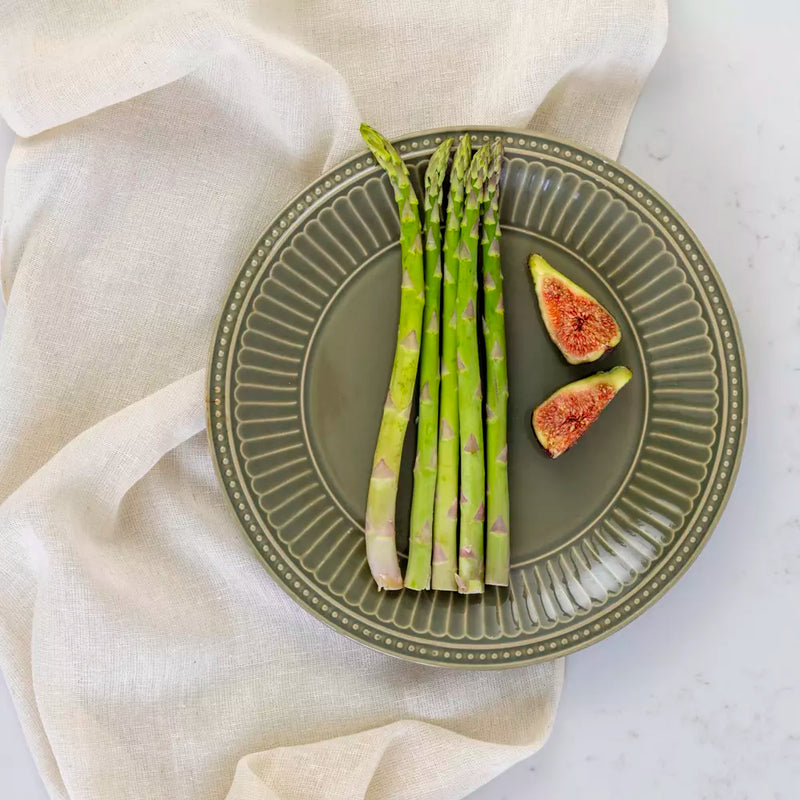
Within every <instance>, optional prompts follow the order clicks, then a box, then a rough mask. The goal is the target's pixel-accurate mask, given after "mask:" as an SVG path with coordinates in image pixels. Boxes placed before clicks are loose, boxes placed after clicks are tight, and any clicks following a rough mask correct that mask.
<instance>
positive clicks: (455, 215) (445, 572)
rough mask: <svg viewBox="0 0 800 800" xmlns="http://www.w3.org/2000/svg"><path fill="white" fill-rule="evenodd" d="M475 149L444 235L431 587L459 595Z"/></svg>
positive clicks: (466, 145) (462, 164) (462, 158)
mask: <svg viewBox="0 0 800 800" xmlns="http://www.w3.org/2000/svg"><path fill="white" fill-rule="evenodd" d="M471 155H472V145H471V143H470V138H469V134H468V133H465V134H464V136H462V137H461V141H460V142H459V144H458V147H457V148H456V153H455V156H453V166H452V168H451V170H450V190H449V192H448V196H447V224H446V227H445V234H444V280H443V283H444V288H443V290H442V314H441V322H442V380H441V392H440V395H441V399H440V403H439V442H438V457H437V461H438V471H437V473H436V500H435V505H434V515H433V566H432V575H431V586H432V587H433V588H434V589H441V590H446V591H451V592H452V591H455V589H456V588H457V587H456V572H457V569H458V562H457V556H458V466H459V436H458V430H459V426H458V371H457V358H456V280H457V277H458V245H459V242H460V240H461V215H462V213H463V210H464V184H465V181H466V177H467V170H468V169H469V162H470V156H471Z"/></svg>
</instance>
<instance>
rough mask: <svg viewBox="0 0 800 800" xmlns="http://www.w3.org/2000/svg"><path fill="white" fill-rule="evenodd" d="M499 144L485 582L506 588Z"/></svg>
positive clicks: (492, 221) (487, 328)
mask: <svg viewBox="0 0 800 800" xmlns="http://www.w3.org/2000/svg"><path fill="white" fill-rule="evenodd" d="M502 165H503V143H502V141H501V140H500V139H495V140H494V141H493V142H492V144H491V152H490V162H489V170H488V178H487V181H486V193H485V196H484V201H483V238H482V240H481V245H482V252H483V342H484V347H485V352H486V527H487V531H486V583H488V584H493V585H496V586H508V572H509V558H510V551H509V527H508V526H509V499H508V364H507V360H506V328H505V308H504V305H503V273H502V270H501V268H500V218H499V217H500V215H499V209H500V173H501V170H502Z"/></svg>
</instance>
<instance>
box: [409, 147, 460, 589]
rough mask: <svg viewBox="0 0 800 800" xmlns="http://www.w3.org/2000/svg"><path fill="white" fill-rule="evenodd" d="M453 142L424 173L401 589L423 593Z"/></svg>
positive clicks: (431, 497)
mask: <svg viewBox="0 0 800 800" xmlns="http://www.w3.org/2000/svg"><path fill="white" fill-rule="evenodd" d="M452 144H453V140H452V139H445V141H443V142H442V143H441V144H440V145H439V147H438V148H436V151H435V152H434V154H433V155H432V156H431V160H430V161H429V162H428V169H427V170H426V172H425V199H424V208H425V311H424V314H423V319H422V325H423V328H422V353H421V355H420V362H419V386H420V388H419V419H418V421H417V458H416V461H415V462H414V493H413V496H412V500H411V528H410V533H409V545H408V548H409V549H408V567H407V569H406V579H405V585H406V586H407V587H408V588H409V589H427V588H428V587H429V586H430V582H431V548H432V538H433V504H434V492H435V490H436V458H437V452H436V449H437V448H436V429H437V428H438V426H439V316H440V313H441V310H440V299H441V288H442V230H441V212H442V183H443V182H444V176H445V174H446V173H447V164H448V162H449V161H450V147H451V146H452Z"/></svg>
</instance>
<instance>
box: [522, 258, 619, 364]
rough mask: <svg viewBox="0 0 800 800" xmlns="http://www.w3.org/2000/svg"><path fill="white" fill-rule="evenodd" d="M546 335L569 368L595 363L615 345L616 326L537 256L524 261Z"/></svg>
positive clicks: (581, 291)
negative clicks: (527, 267)
mask: <svg viewBox="0 0 800 800" xmlns="http://www.w3.org/2000/svg"><path fill="white" fill-rule="evenodd" d="M528 266H529V267H530V271H531V276H532V277H533V284H534V287H535V288H536V297H537V298H538V300H539V309H540V310H541V312H542V319H543V320H544V324H545V327H546V328H547V333H548V334H549V335H550V338H551V339H552V340H553V342H554V343H555V345H556V347H558V349H559V350H560V351H561V353H562V354H563V356H564V358H566V359H567V361H568V362H569V363H570V364H584V363H586V362H588V361H596V360H597V359H598V358H600V356H602V355H603V354H604V353H606V352H607V351H609V350H611V349H612V348H613V347H616V346H617V345H618V344H619V341H620V339H621V338H622V333H621V332H620V329H619V325H617V321H616V320H615V319H614V317H613V316H611V314H610V313H609V311H608V310H607V309H606V308H605V307H604V306H602V305H601V304H600V303H598V302H597V300H595V299H594V297H592V296H591V295H590V294H589V293H588V292H587V291H586V290H585V289H582V288H581V287H580V286H578V284H577V283H575V282H574V281H571V280H570V279H569V278H567V277H566V276H565V275H562V274H561V273H560V272H559V271H558V270H556V269H553V267H551V266H550V265H549V264H548V263H547V262H546V261H545V260H544V259H543V258H542V257H541V256H540V255H538V254H536V253H534V254H533V255H532V256H531V257H530V259H529V260H528Z"/></svg>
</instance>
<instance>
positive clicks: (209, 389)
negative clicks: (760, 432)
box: [205, 125, 749, 670]
mask: <svg viewBox="0 0 800 800" xmlns="http://www.w3.org/2000/svg"><path fill="white" fill-rule="evenodd" d="M463 133H469V134H470V135H471V136H472V137H473V140H475V136H476V135H482V134H489V135H490V136H491V135H498V136H512V137H513V136H517V137H528V138H530V137H535V138H538V139H542V140H546V141H547V142H550V143H552V144H554V145H555V146H557V147H564V148H566V149H569V148H572V149H576V150H579V151H581V152H582V153H585V154H587V155H589V156H591V158H592V159H595V160H596V161H597V162H598V163H602V164H604V165H608V166H610V167H613V169H614V170H616V171H617V174H619V175H624V176H626V177H627V178H628V179H630V180H633V181H635V182H636V183H637V184H639V185H640V186H641V187H642V188H643V189H645V190H646V191H647V192H648V193H649V194H650V195H651V196H652V198H653V199H654V200H657V201H658V202H659V203H660V205H661V207H662V211H667V212H668V213H669V216H670V219H671V220H672V221H674V222H677V223H679V224H680V225H681V226H682V227H683V228H684V230H685V231H686V232H688V233H689V234H690V236H691V238H692V240H693V245H694V246H695V247H696V250H697V252H698V254H699V255H700V256H701V257H702V259H703V263H704V266H705V269H706V270H708V272H709V273H710V274H711V275H712V277H713V278H714V279H715V283H716V291H717V292H718V294H719V295H720V296H721V298H722V300H723V303H724V305H725V307H726V308H727V310H728V312H729V313H728V321H729V325H730V329H731V332H732V336H733V339H734V341H735V342H736V345H737V350H738V356H739V358H738V365H739V377H740V387H739V389H740V397H739V406H740V407H739V409H738V412H739V413H738V420H737V430H738V439H737V444H736V449H735V451H734V454H733V456H731V457H730V458H731V462H730V463H731V465H730V467H729V468H728V476H729V477H728V480H727V484H726V485H725V488H724V491H723V492H722V494H721V496H720V497H719V500H718V501H717V505H716V508H715V509H714V512H713V514H712V515H711V516H710V517H709V520H708V522H707V523H705V525H706V531H705V534H704V535H703V536H702V537H700V538H699V539H698V540H697V542H696V543H695V546H694V548H693V549H692V551H691V552H690V553H689V554H688V555H687V556H686V557H685V559H684V561H683V564H682V565H681V567H680V569H678V570H676V571H675V572H674V573H672V574H671V575H670V576H669V577H668V578H667V579H665V580H663V581H660V582H659V585H658V588H657V589H653V590H652V591H651V592H650V594H649V596H648V597H647V598H646V599H645V600H644V601H642V602H640V603H639V604H638V605H637V606H635V607H633V606H632V607H631V610H630V611H626V612H625V616H624V617H621V618H620V619H619V620H616V621H615V622H613V623H612V624H610V625H607V626H606V627H605V628H604V629H602V630H600V631H598V632H596V633H595V634H594V635H592V636H591V637H589V638H588V639H582V640H580V641H578V642H571V643H569V644H566V645H563V646H562V647H560V648H558V649H556V650H555V651H553V652H548V651H545V652H543V653H538V654H527V653H525V654H524V655H522V656H520V657H519V658H518V659H516V660H513V661H511V660H509V661H495V662H476V661H471V662H469V661H463V660H462V661H458V662H451V661H433V660H431V659H429V658H426V657H424V656H420V655H417V654H416V652H408V650H407V648H404V649H403V650H402V651H397V650H394V649H392V648H390V647H389V646H388V645H384V644H382V643H381V642H377V641H374V640H371V639H364V638H362V637H361V636H358V635H357V634H355V633H353V632H352V631H351V630H350V629H349V628H347V627H344V626H341V625H339V624H337V622H336V621H335V620H331V619H330V618H329V617H328V616H326V615H325V614H324V613H323V612H322V611H321V609H319V608H315V607H314V606H313V605H311V604H310V603H305V602H303V601H302V600H301V599H300V598H299V597H298V596H297V595H296V594H295V593H294V592H293V591H292V590H291V587H290V586H289V585H287V584H286V582H285V580H284V579H283V578H282V576H281V575H280V574H278V573H277V572H276V571H275V569H274V568H273V567H272V566H271V565H270V564H269V563H268V562H267V560H266V558H265V557H264V556H263V554H262V553H261V552H260V551H259V549H258V547H257V545H256V543H255V542H254V541H253V539H252V538H251V537H250V536H249V535H248V533H247V531H246V530H245V528H244V525H243V524H242V521H241V520H240V518H239V514H238V512H237V509H236V505H235V500H234V498H233V497H232V494H231V492H230V491H229V490H228V487H227V486H226V481H225V476H224V475H223V473H222V464H221V463H220V459H219V458H218V453H217V447H216V444H215V441H214V431H213V427H214V421H213V419H212V408H213V407H214V406H215V405H216V403H215V400H216V399H218V398H216V396H215V391H214V388H215V387H214V385H213V384H214V381H213V375H214V372H215V368H214V360H215V358H216V355H215V351H216V349H217V347H218V343H219V339H220V331H221V330H222V329H223V326H224V324H225V322H226V311H228V309H229V300H230V298H231V296H233V295H234V293H235V291H236V289H237V286H238V285H239V282H240V280H241V276H242V273H243V272H244V271H245V270H246V268H247V266H248V264H249V263H251V262H252V261H253V260H254V259H255V258H256V253H257V251H258V249H259V248H260V247H262V242H263V241H264V239H265V237H268V236H269V233H268V232H269V231H270V230H272V229H273V228H275V227H276V225H278V223H279V220H281V218H282V217H283V216H284V215H285V214H286V212H287V211H288V210H289V209H291V208H292V207H293V206H298V205H300V204H302V205H305V203H303V199H304V198H305V197H306V196H308V195H309V194H311V189H312V188H313V187H314V186H315V185H316V184H318V183H319V182H320V181H321V180H323V179H325V178H326V176H328V175H333V174H334V173H336V172H337V171H340V170H341V169H342V168H344V167H346V165H348V164H350V163H351V162H353V161H354V160H355V159H357V158H359V157H362V158H363V159H364V160H365V161H367V159H369V155H370V154H369V151H368V150H367V149H366V148H365V149H363V150H357V151H355V152H354V153H352V154H351V155H349V156H348V157H346V158H344V159H343V160H341V161H339V162H338V163H337V164H335V165H334V166H332V167H330V168H329V169H327V170H325V171H324V172H323V173H321V174H320V175H318V176H317V177H316V178H315V179H314V180H312V181H311V182H310V183H309V184H307V185H306V186H305V187H304V188H303V189H302V190H301V191H300V192H297V193H296V194H295V195H294V196H293V197H292V198H291V199H289V200H288V201H287V202H285V203H284V204H283V205H282V206H281V208H280V210H279V211H278V212H277V213H276V214H275V215H274V216H273V217H272V218H271V219H270V221H269V223H268V224H267V225H265V226H264V228H263V230H262V233H261V234H260V235H259V237H258V238H257V240H256V242H255V244H254V246H253V247H252V248H251V249H250V250H249V251H248V255H247V257H246V259H245V260H244V262H243V263H242V264H241V266H239V267H238V268H237V269H235V271H234V273H233V274H232V277H231V280H230V283H229V285H228V288H227V290H226V291H225V292H224V294H223V295H222V298H223V302H221V304H220V311H219V313H218V315H217V318H216V321H215V324H214V326H213V328H212V331H213V333H212V336H211V341H210V344H209V351H208V360H207V372H206V393H205V401H206V403H205V405H206V434H207V441H208V444H209V447H210V449H211V456H212V461H213V463H214V472H215V474H216V476H217V481H218V483H219V487H220V489H221V490H222V494H223V496H224V497H225V505H226V507H227V508H228V510H229V513H230V514H231V515H232V517H233V518H234V520H235V521H236V525H237V527H238V528H239V530H240V534H241V535H244V536H245V538H246V539H247V540H248V541H249V542H250V545H251V546H252V548H253V550H254V551H255V552H256V553H257V554H258V558H259V561H260V562H261V564H262V565H263V567H264V568H265V569H266V570H267V571H268V572H269V574H270V575H271V577H272V579H273V580H274V582H275V583H276V584H277V585H278V586H280V587H281V589H282V590H283V591H284V592H286V593H287V594H288V595H289V596H290V597H291V598H292V600H293V601H294V602H296V603H297V604H298V606H300V607H301V608H303V610H304V611H307V612H310V613H311V614H312V615H313V616H315V617H316V618H317V619H319V620H321V621H322V622H324V623H325V624H326V625H327V626H328V627H331V628H333V630H335V631H336V632H337V633H340V634H342V635H345V636H347V637H348V638H350V639H352V640H354V641H356V642H358V643H359V644H360V645H362V646H365V647H369V648H370V649H372V650H374V651H376V652H380V653H383V654H384V655H389V656H394V657H395V658H399V659H401V660H404V661H412V662H415V663H420V664H425V665H426V666H430V667H440V668H443V669H466V670H498V669H514V668H520V667H523V666H527V665H531V664H536V663H542V662H546V661H552V660H554V659H557V658H562V657H564V656H567V655H569V654H571V653H574V652H576V651H578V650H582V649H584V648H586V647H589V646H591V645H593V644H596V643H597V642H600V641H602V640H604V639H606V638H608V637H609V636H611V635H612V634H614V633H616V632H617V631H619V630H621V629H622V628H624V627H625V626H627V625H628V624H629V623H630V622H632V621H633V620H635V619H636V618H638V617H639V616H640V615H641V614H643V613H644V612H645V611H646V610H647V609H649V608H651V607H652V606H653V605H654V604H655V603H656V602H657V601H658V600H660V599H661V598H662V597H663V596H664V594H666V593H667V592H668V591H669V590H670V589H671V588H672V587H673V586H675V585H676V583H677V582H678V581H679V580H680V578H682V577H683V576H684V575H685V574H686V573H687V572H688V571H689V569H690V567H691V566H692V564H693V563H694V561H695V560H696V559H697V557H698V556H699V554H700V552H701V551H702V550H703V549H704V547H705V546H706V544H707V542H708V540H709V539H710V538H711V536H712V535H713V533H714V532H715V530H716V528H717V525H718V524H719V521H720V519H721V517H722V515H723V514H724V512H725V509H726V508H727V505H728V502H729V500H730V497H731V494H732V492H733V488H734V486H735V484H736V481H737V479H738V475H739V470H740V467H741V462H742V458H743V454H744V448H745V442H746V439H747V430H748V421H749V385H748V371H747V361H746V353H745V348H744V341H743V339H742V335H741V329H740V326H739V322H738V319H737V316H736V312H735V309H734V307H733V304H732V303H731V299H730V295H729V294H728V291H727V288H726V287H725V284H724V283H723V281H722V279H721V277H720V275H719V272H718V270H717V268H716V266H715V264H714V262H713V260H712V259H711V258H710V256H709V254H708V252H707V251H706V249H705V247H704V246H703V243H702V242H701V241H700V239H699V237H698V236H697V234H696V233H695V232H694V230H693V229H692V228H691V227H690V226H689V225H688V224H687V222H686V221H685V219H684V218H683V217H682V216H681V215H680V214H679V213H678V212H677V211H676V210H675V208H674V207H673V206H672V205H671V204H670V203H669V202H668V201H667V200H666V199H665V198H664V197H663V196H662V195H661V194H660V193H659V192H657V191H656V190H655V189H653V188H652V186H651V185H650V184H649V183H647V182H646V181H644V180H643V179H642V178H640V177H639V176H638V175H636V174H635V173H634V172H632V171H631V170H629V169H628V168H626V167H625V166H624V165H622V164H620V163H619V162H618V161H616V160H614V159H611V158H609V157H607V156H605V155H603V154H602V153H599V152H597V151H596V150H593V149H592V148H590V147H587V146H586V145H583V144H580V143H578V142H577V141H575V140H572V139H568V138H564V137H561V136H554V135H552V134H549V133H545V132H541V131H538V130H532V129H522V128H511V127H503V126H492V125H467V126H445V127H438V128H432V129H427V130H420V131H410V132H407V133H404V134H402V135H397V136H392V137H391V141H392V142H393V143H394V144H396V145H398V146H399V145H400V144H401V143H404V142H406V141H408V140H416V139H422V138H425V137H428V138H433V137H437V136H444V135H447V136H457V135H460V134H463ZM523 144H524V143H523ZM520 146H521V145H520ZM414 152H426V150H425V149H423V150H422V151H412V154H413V153H414ZM369 166H370V167H373V166H374V164H369ZM362 174H363V173H362ZM324 197H325V194H322V195H321V196H320V199H323V198H324ZM312 203H313V201H312ZM290 227H292V226H290ZM283 233H288V230H287V231H284V232H282V235H283ZM263 268H264V264H261V265H260V266H259V267H257V268H256V267H254V269H256V271H257V272H260V271H261V270H263ZM256 284H257V281H256V280H255V277H254V278H253V279H252V281H251V286H250V289H251V290H252V288H253V287H255V286H256ZM241 305H244V301H243V302H242V303H241ZM238 316H239V318H241V315H238ZM238 321H239V320H238V319H237V323H238ZM234 338H235V337H234V336H233V335H232V336H231V342H230V349H231V351H232V350H233V340H234ZM227 409H230V405H229V404H228V405H226V410H227ZM719 446H721V443H720V445H719ZM506 645H507V646H509V647H512V648H513V643H506ZM440 646H441V648H442V649H446V648H447V646H448V642H447V640H446V639H443V640H442V643H441V645H440ZM453 647H458V645H453Z"/></svg>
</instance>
